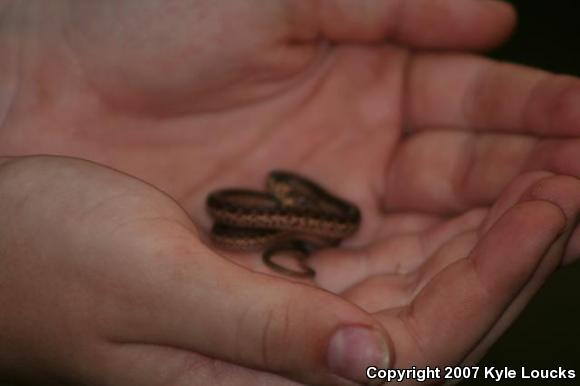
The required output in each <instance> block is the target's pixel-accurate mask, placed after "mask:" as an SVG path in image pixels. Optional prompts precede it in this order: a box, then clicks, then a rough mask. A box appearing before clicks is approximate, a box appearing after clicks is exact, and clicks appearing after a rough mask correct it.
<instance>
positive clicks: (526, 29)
mask: <svg viewBox="0 0 580 386" xmlns="http://www.w3.org/2000/svg"><path fill="white" fill-rule="evenodd" d="M482 1H484V0H482ZM510 3H512V4H513V5H514V6H515V7H516V8H517V10H518V15H519V19H518V20H519V21H518V27H517V29H516V31H515V33H514V35H513V37H512V38H511V39H510V40H509V41H508V42H507V43H506V44H504V45H503V46H501V47H499V48H498V49H496V50H494V51H493V52H491V53H490V56H492V57H494V58H496V59H500V60H506V61H510V62H516V63H521V64H526V65H530V66H534V67H539V68H542V69H545V70H548V71H552V72H556V73H566V74H571V75H575V76H580V23H579V18H580V11H577V10H576V9H577V8H578V0H557V1H546V0H543V1H534V0H511V1H510ZM575 5H576V7H575ZM578 108H579V109H580V105H579V106H578ZM578 158H579V160H580V152H579V154H578ZM479 365H480V366H497V367H500V368H503V367H505V366H508V367H513V368H516V369H518V370H519V368H520V367H521V366H525V367H526V368H528V369H530V370H531V369H534V368H535V369H539V368H548V369H551V368H558V367H559V366H562V367H565V368H568V369H574V370H575V371H576V376H577V378H576V379H575V380H571V381H570V380H569V381H548V382H546V381H544V382H542V381H536V382H534V381H526V384H537V385H540V384H545V383H547V384H552V385H556V384H558V385H560V384H562V385H580V263H576V264H575V265H572V266H571V267H566V268H563V269H560V270H559V271H558V272H556V274H554V276H553V277H552V278H551V279H550V280H549V281H548V282H547V283H546V285H545V286H544V287H543V288H542V289H541V290H540V292H539V293H538V295H537V296H536V297H535V298H534V299H533V301H532V302H531V303H530V304H529V306H528V307H527V308H526V310H525V311H524V312H523V314H522V315H521V316H520V318H519V319H518V320H517V321H516V322H515V323H514V325H513V326H512V327H511V328H510V329H509V330H508V331H507V333H506V334H505V335H504V336H503V337H502V338H501V339H500V340H499V341H498V342H497V344H495V345H494V346H493V348H492V350H491V351H490V352H489V353H488V355H487V356H486V357H485V358H484V359H483V361H482V362H480V363H479ZM515 381H517V380H514V381H508V382H502V383H501V384H502V385H508V384H515V383H516V382H515ZM462 384H466V385H467V384H469V385H490V384H493V382H491V381H483V380H479V381H468V382H465V383H462Z"/></svg>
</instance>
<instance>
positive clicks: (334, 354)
mask: <svg viewBox="0 0 580 386" xmlns="http://www.w3.org/2000/svg"><path fill="white" fill-rule="evenodd" d="M327 363H328V367H329V368H330V370H331V371H332V372H333V373H334V374H336V375H338V376H341V377H343V378H347V379H350V380H352V381H357V382H365V381H366V382H368V380H369V379H368V378H367V376H366V370H367V368H368V367H369V366H376V367H378V368H387V367H388V366H389V349H388V346H387V342H386V341H385V339H384V338H383V337H382V336H381V334H379V333H378V332H377V331H375V330H373V329H370V328H367V327H363V326H349V327H343V328H341V329H339V330H338V331H336V332H335V333H334V335H333V336H332V338H331V339H330V343H329V345H328V351H327Z"/></svg>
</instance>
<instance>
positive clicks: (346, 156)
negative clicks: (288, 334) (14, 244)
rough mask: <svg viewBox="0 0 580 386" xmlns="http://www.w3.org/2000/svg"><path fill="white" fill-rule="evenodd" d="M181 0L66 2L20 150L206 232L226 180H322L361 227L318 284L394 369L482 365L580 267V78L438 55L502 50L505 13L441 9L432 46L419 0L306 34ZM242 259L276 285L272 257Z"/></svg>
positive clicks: (293, 25)
mask: <svg viewBox="0 0 580 386" xmlns="http://www.w3.org/2000/svg"><path fill="white" fill-rule="evenodd" d="M162 3H164V2H161V1H154V0H150V1H147V2H131V1H125V2H124V3H123V2H121V4H118V2H110V3H109V2H99V3H93V4H85V3H81V4H74V5H69V8H67V9H68V11H69V12H68V13H67V15H68V16H69V18H68V19H65V22H64V23H63V25H64V28H62V30H64V31H65V32H64V34H62V35H61V34H55V36H53V37H54V39H53V40H51V42H52V46H50V47H45V48H44V49H46V50H47V52H43V53H42V54H41V55H38V57H35V58H34V59H32V66H31V67H30V68H32V72H31V74H35V77H40V83H41V84H44V85H46V90H50V91H49V92H48V94H42V93H39V92H38V91H31V90H32V88H30V89H28V91H29V92H31V93H32V94H33V95H34V96H35V97H36V98H35V99H33V100H34V101H35V103H32V104H30V103H29V100H28V99H27V97H19V99H16V103H15V106H16V107H15V108H13V109H12V110H11V111H10V113H9V114H8V115H7V118H6V119H5V125H6V127H17V128H18V129H19V130H12V131H6V133H5V135H4V138H3V141H2V143H3V145H2V148H3V150H4V152H11V153H14V154H27V153H51V154H63V155H69V156H78V157H80V158H86V159H91V160H94V161H97V162H99V163H102V164H104V165H108V166H111V167H114V168H117V169H120V170H123V171H125V172H127V173H130V174H132V175H134V176H137V177H139V178H141V179H143V180H145V181H147V182H149V183H151V184H153V185H155V186H156V187H158V188H160V189H161V190H163V191H165V192H167V193H168V194H169V195H170V196H172V197H173V198H175V199H176V200H177V201H178V202H179V203H180V204H181V205H182V206H183V207H184V208H185V209H186V211H187V212H188V213H189V215H190V216H191V217H192V218H193V219H194V222H196V223H197V224H198V225H199V226H200V227H201V228H202V229H204V230H207V229H208V228H209V219H208V218H207V215H206V213H205V208H204V204H205V197H206V195H207V193H208V192H209V191H211V190H213V189H215V188H221V187H232V186H245V187H248V188H254V189H256V188H260V187H261V186H262V185H263V179H264V177H265V175H266V174H267V172H268V171H270V170H272V169H287V170H291V171H294V172H298V173H300V174H304V175H306V176H308V177H310V178H312V179H313V180H315V181H318V182H320V183H321V184H322V185H323V186H325V187H326V188H328V189H329V190H330V191H331V192H333V193H335V194H337V195H338V196H341V197H344V198H346V199H348V200H349V201H351V202H354V203H356V204H357V205H358V206H359V207H360V209H361V211H362V214H363V221H362V226H361V229H360V230H359V232H358V234H357V235H356V236H355V237H353V238H352V239H349V240H347V241H346V242H345V243H344V248H339V249H331V250H324V251H320V252H319V253H317V254H315V255H313V256H312V257H311V262H312V265H313V266H314V267H315V268H316V270H317V273H318V275H317V278H316V281H315V284H316V285H318V286H320V287H322V288H324V289H327V290H330V291H332V292H335V293H337V294H340V295H341V296H343V297H345V298H346V299H348V300H349V301H352V302H354V303H355V304H357V305H359V306H360V307H362V308H364V309H366V310H368V311H369V312H373V313H376V315H377V317H378V318H379V319H380V320H381V321H382V322H383V324H384V326H385V328H386V330H387V331H388V332H389V334H390V336H391V339H392V341H393V342H392V343H393V347H394V352H395V355H396V357H395V362H394V366H397V367H399V366H402V367H407V366H411V365H417V366H421V365H428V364H430V365H439V364H441V365H442V364H451V363H458V362H461V361H464V362H466V363H468V362H472V361H473V360H475V359H477V358H478V357H479V356H480V355H481V354H482V353H483V351H484V350H485V349H486V348H487V347H488V346H489V344H491V343H492V342H493V340H494V339H495V338H496V337H497V336H498V335H499V333H501V331H503V330H504V329H505V328H506V327H507V325H508V324H509V322H510V321H511V320H512V319H513V318H514V317H515V316H516V315H517V313H518V311H519V310H521V308H522V307H523V305H524V304H525V302H526V300H527V299H529V297H530V296H531V295H532V294H533V292H534V290H536V289H537V288H538V287H539V285H540V284H541V282H542V281H543V280H544V279H545V278H546V277H547V275H548V274H549V273H550V272H551V271H552V270H553V269H554V268H555V267H556V266H557V265H559V264H560V262H561V260H562V258H566V259H568V260H570V261H571V260H572V259H573V258H574V257H576V256H577V255H578V250H579V249H580V240H578V239H580V237H574V236H575V235H576V233H575V231H574V226H575V224H574V223H569V224H568V227H567V228H566V232H564V235H563V236H562V237H560V238H559V239H558V242H556V243H554V239H555V238H556V237H557V236H558V235H559V234H560V232H561V231H562V224H563V220H564V218H567V219H573V218H574V217H575V215H576V211H577V207H578V205H580V198H579V197H580V182H579V181H577V180H576V179H574V178H569V177H557V176H553V175H552V174H551V173H554V174H566V175H573V176H574V175H580V162H579V161H578V160H577V159H574V153H575V152H576V153H577V152H578V151H580V141H578V140H576V139H573V137H574V136H577V135H578V133H580V114H579V113H578V109H577V108H575V107H574V104H576V105H578V103H577V101H576V100H577V99H578V97H579V95H580V94H579V93H578V90H579V88H580V83H579V82H578V81H577V80H576V79H572V78H566V77H555V76H553V75H550V74H546V73H543V72H541V71H536V70H532V69H527V68H523V67H518V66H513V65H508V64H500V63H495V62H492V61H489V60H486V59H483V58H480V57H477V56H473V55H469V54H458V53H446V52H432V51H427V50H422V49H421V48H422V47H425V48H452V49H459V48H479V47H485V46H487V45H490V44H494V43H495V42H497V41H498V40H500V39H501V37H502V36H503V35H504V34H505V33H506V32H507V31H508V30H509V28H510V24H511V20H512V19H511V13H510V12H509V11H508V10H507V9H506V8H503V7H501V8H497V9H495V10H493V12H492V11H491V9H490V10H489V13H486V12H487V11H486V12H484V11H483V10H482V9H479V8H478V7H479V5H477V4H475V3H476V2H473V3H474V4H471V3H472V2H471V1H467V0H466V1H465V2H464V8H465V9H464V10H463V11H462V12H463V13H462V16H464V17H466V18H467V19H466V20H470V23H467V22H465V23H462V22H460V21H458V20H452V18H451V16H450V15H448V14H446V13H442V14H440V15H436V17H434V18H432V19H429V20H430V23H431V24H429V23H427V24H426V25H425V28H426V29H428V28H434V27H436V28H435V30H437V31H438V32H437V33H435V34H428V33H425V32H424V31H422V30H420V29H417V30H414V29H412V28H409V27H406V25H407V24H405V23H408V24H409V25H411V24H413V23H416V22H418V21H420V20H422V21H425V20H427V19H425V17H426V16H425V15H426V14H427V13H428V12H432V11H433V10H431V9H429V7H425V4H423V2H421V1H418V2H417V5H415V6H410V7H408V9H406V10H405V13H404V14H401V15H402V16H401V19H400V20H395V19H394V18H392V17H391V16H389V15H392V14H393V11H394V9H395V8H392V9H391V8H390V7H391V6H389V5H388V4H390V2H384V5H375V6H376V7H377V9H376V10H375V11H374V12H373V13H372V15H371V13H364V14H362V13H361V14H357V12H356V10H357V8H356V7H355V6H353V5H352V4H349V2H348V1H345V2H344V4H343V3H341V2H338V1H337V2H336V4H334V6H328V9H324V10H318V13H317V15H319V16H320V15H327V14H328V16H327V17H328V19H325V18H324V17H322V16H321V18H320V19H314V18H310V17H309V16H308V15H309V14H310V13H309V12H313V11H314V10H313V9H309V7H306V9H292V11H291V12H290V14H291V15H292V17H293V18H289V19H290V21H288V20H286V19H282V18H280V15H281V14H282V13H281V12H282V11H281V9H283V7H282V6H281V5H282V4H284V3H285V2H282V1H280V2H276V3H275V4H276V5H274V6H272V7H271V8H267V9H264V10H262V11H261V12H255V11H254V10H253V8H252V7H251V5H252V4H253V3H258V4H261V3H262V2H259V1H248V2H247V3H248V4H247V5H240V4H237V5H235V6H232V5H230V4H228V5H227V6H226V5H220V4H217V5H216V4H215V2H213V3H212V2H211V1H208V2H203V1H197V2H196V1H193V2H192V1H185V0H183V1H174V2H171V6H163V5H162ZM224 3H226V2H224ZM354 3H356V2H354ZM451 3H452V2H450V4H447V3H445V2H441V4H445V5H444V6H443V7H444V8H445V7H451ZM136 4H138V5H136ZM268 4H270V3H268ZM271 4H274V2H271ZM339 4H341V5H340V6H339ZM470 4H471V5H470ZM254 5H256V4H254ZM415 7H416V8H417V9H415ZM291 8H292V7H291ZM296 8H299V7H296ZM351 8H352V9H351ZM379 8H380V9H379ZM472 8H473V9H472ZM111 9H114V10H115V17H111V13H110V11H111ZM421 9H422V10H421ZM349 11H350V12H349ZM200 12H203V14H204V15H205V17H206V19H205V20H210V22H208V23H207V25H205V24H204V22H203V21H202V20H201V19H199V15H200ZM176 15H179V18H177V19H176V18H175V17H176ZM233 15H236V16H235V18H234V16H233ZM475 15H479V16H475ZM153 16H154V19H155V22H152V20H153ZM403 16H405V17H403ZM450 18H451V19H450ZM128 19H130V20H131V21H132V22H131V23H129V24H127V20H128ZM236 20H244V22H243V25H246V26H252V27H255V28H250V27H244V28H243V30H242V31H239V30H238V29H237V28H239V25H238V26H237V27H236V26H234V25H233V24H235V21H236ZM280 20H286V21H287V22H288V23H287V24H285V23H281V22H280ZM297 21H298V22H297ZM148 23H152V24H148ZM230 23H231V24H230ZM121 25H124V26H125V28H119V26H121ZM216 25H219V26H220V28H219V29H218V28H214V27H215V26H216ZM59 26H60V27H62V25H59ZM144 26H147V28H144ZM212 26H214V27H212ZM389 27H392V28H389ZM144 29H147V31H148V33H147V34H144V33H143V30H144ZM56 30H60V29H59V28H56ZM71 31H72V32H71ZM103 31H108V33H107V34H105V33H104V32H103ZM57 35H58V36H57ZM320 36H323V37H324V38H325V39H320V38H319V37H320ZM385 37H387V38H392V42H391V43H385V42H382V41H381V40H382V39H383V38H385ZM410 47H413V49H411V48H410ZM48 51H50V53H48ZM55 52H56V53H55ZM55 63H58V65H55ZM39 68H42V69H43V71H39V70H38V69H39ZM33 78H34V77H32V76H31V77H30V79H33ZM47 95H48V96H49V97H47ZM23 106H27V108H26V109H24V107H23ZM30 106H32V107H30ZM31 109H32V110H33V111H34V112H35V114H30V111H31ZM47 133H48V134H47ZM562 137H567V138H565V139H561V138H562ZM55 138H56V139H57V140H55ZM540 170H542V171H543V172H540ZM520 201H529V202H528V203H526V204H522V205H516V204H517V203H518V202H520ZM546 201H550V202H552V203H553V204H554V205H552V204H548V203H546ZM559 208H561V209H562V210H559ZM563 214H564V215H563ZM216 252H217V250H216ZM220 253H221V252H220ZM229 257H230V258H232V259H234V260H235V261H237V262H238V263H240V264H243V265H246V266H248V267H250V268H252V269H254V270H258V271H264V272H267V269H265V268H264V267H262V264H261V260H260V258H259V256H258V255H253V256H247V255H244V256H240V255H237V254H230V255H229ZM305 301H306V300H305Z"/></svg>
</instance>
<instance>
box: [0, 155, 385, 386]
mask: <svg viewBox="0 0 580 386" xmlns="http://www.w3.org/2000/svg"><path fill="white" fill-rule="evenodd" d="M0 197H2V199H1V200H0V210H1V212H2V218H1V219H0V229H2V230H3V231H2V234H1V235H0V251H1V253H0V265H1V267H2V269H1V270H0V289H1V290H0V308H1V310H2V312H1V313H0V342H2V344H1V345H0V379H3V380H5V378H6V377H8V378H9V379H12V380H15V381H20V382H25V383H26V384H28V383H30V384H43V385H51V384H54V385H61V384H75V385H76V384H83V385H85V384H86V385H92V384H99V385H118V384H123V385H160V384H172V385H191V384H195V385H198V384H210V383H211V384H212V385H229V384H232V383H234V384H237V385H271V384H278V385H295V384H297V383H295V382H293V381H290V379H295V380H299V381H302V382H306V383H308V384H328V385H350V384H352V382H350V381H349V382H346V381H345V380H344V379H343V378H342V377H341V376H338V375H333V371H334V372H339V373H340V374H339V375H351V374H352V372H353V370H352V369H351V368H347V366H349V365H350V366H354V367H355V368H356V369H358V370H359V371H358V372H357V373H358V374H363V371H362V368H360V366H363V365H364V364H365V363H364V362H371V363H372V362H379V363H380V362H383V360H384V357H383V355H386V353H385V352H384V351H385V350H387V346H386V342H384V341H382V339H383V338H382V337H381V334H383V333H384V331H382V328H381V327H380V325H379V324H378V323H377V322H376V321H374V320H373V318H372V317H371V316H370V315H368V314H366V313H365V312H363V311H362V310H361V309H359V308H358V307H355V306H353V305H351V304H350V303H348V302H346V301H344V300H342V299H340V298H339V297H336V296H334V295H332V294H330V293H328V292H325V291H321V290H319V289H317V288H315V287H313V286H305V285H302V284H298V283H291V282H287V281H285V280H279V279H276V278H273V277H269V276H266V275H260V274H256V273H252V272H251V271H249V270H246V269H244V268H241V267H239V266H237V265H235V264H232V263H230V262H228V261H227V260H225V259H223V258H221V257H219V256H217V255H215V254H214V253H213V252H212V251H211V250H210V249H208V248H207V247H206V246H205V244H204V243H202V242H201V241H200V239H199V238H198V232H197V229H196V228H195V226H194V225H193V223H191V221H190V219H189V217H188V216H187V215H186V213H185V212H183V210H182V209H181V208H180V207H179V206H178V205H176V203H175V202H174V201H172V200H171V199H170V198H169V197H167V196H165V195H164V194H163V193H161V192H159V191H157V190H156V189H154V188H152V187H150V186H148V185H147V184H145V183H143V182H141V181H138V180H136V179H134V178H131V177H129V176H126V175H123V174H121V173H118V172H116V171H114V170H111V169H108V168H105V167H102V166H98V165H96V164H93V163H89V162H86V161H80V160H75V159H70V158H63V157H18V158H13V159H12V160H7V161H5V162H4V163H2V164H0ZM306 299H307V301H305V300H306ZM357 333H358V334H359V335H356V334H357ZM361 334H362V335H361ZM365 337H366V340H361V339H365ZM335 339H338V341H335ZM349 339H350V340H349ZM353 339H354V340H356V342H355V341H354V340H353ZM357 339H358V340H357ZM333 342H335V343H333ZM336 342H340V343H336ZM357 344H358V346H357ZM373 345H374V346H375V349H374V350H373V348H372V346H373ZM357 347H358V353H359V354H360V358H358V361H359V362H361V361H362V363H360V366H359V367H356V366H357V363H356V360H357V359H355V360H351V359H352V355H353V354H354V353H353V352H347V351H345V350H355V352H356V350H357ZM349 360H351V361H350V362H349ZM242 366H245V367H242ZM329 366H332V368H329ZM341 366H342V367H341ZM250 368H253V369H255V370H252V369H250ZM273 373H277V374H280V375H275V374H273ZM359 379H362V375H361V376H359Z"/></svg>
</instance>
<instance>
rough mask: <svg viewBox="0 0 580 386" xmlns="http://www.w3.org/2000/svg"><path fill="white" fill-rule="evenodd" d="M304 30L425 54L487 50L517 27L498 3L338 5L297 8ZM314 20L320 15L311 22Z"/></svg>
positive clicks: (416, 0)
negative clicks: (421, 50)
mask: <svg viewBox="0 0 580 386" xmlns="http://www.w3.org/2000/svg"><path fill="white" fill-rule="evenodd" d="M293 5H294V6H295V7H297V8H300V9H298V10H297V14H298V15H299V16H298V17H299V19H300V21H301V22H302V23H295V24H296V25H298V26H300V27H299V28H302V27H304V22H306V21H307V22H306V24H310V26H309V29H308V30H311V31H316V32H317V34H316V35H313V36H320V35H321V36H323V37H324V38H326V39H329V40H333V41H339V42H340V41H357V42H360V41H365V42H372V41H381V40H384V39H388V40H391V41H395V42H398V43H401V44H406V45H411V46H415V47H422V48H444V49H462V48H463V49H482V48H487V47H490V46H495V45H497V44H499V43H501V42H502V41H503V40H504V39H505V38H506V37H507V36H508V35H509V33H510V32H511V30H512V29H513V27H514V24H515V13H514V10H513V8H512V6H511V5H509V4H508V3H506V2H503V1H498V0H485V1H481V0H462V1H457V0H381V1H376V0H333V1H311V2H305V3H304V2H294V3H293ZM312 15H316V16H315V17H312Z"/></svg>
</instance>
